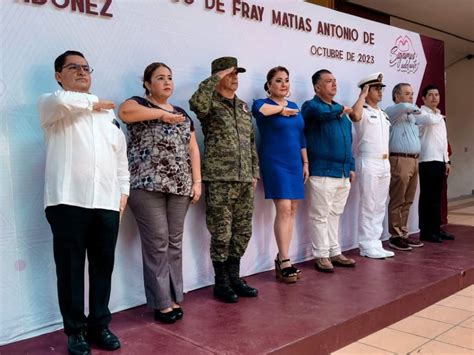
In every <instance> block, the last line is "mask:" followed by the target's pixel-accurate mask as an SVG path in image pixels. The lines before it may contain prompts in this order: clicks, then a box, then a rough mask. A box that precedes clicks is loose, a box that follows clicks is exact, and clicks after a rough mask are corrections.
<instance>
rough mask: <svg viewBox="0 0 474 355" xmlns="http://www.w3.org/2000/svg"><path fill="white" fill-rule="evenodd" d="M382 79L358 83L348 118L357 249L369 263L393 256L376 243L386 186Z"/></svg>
mask: <svg viewBox="0 0 474 355" xmlns="http://www.w3.org/2000/svg"><path fill="white" fill-rule="evenodd" d="M382 79H383V75H382V73H374V74H371V75H369V76H367V77H365V78H364V79H362V80H361V81H360V82H359V83H358V86H359V87H360V89H361V93H360V95H359V99H358V100H357V102H356V103H355V104H354V106H353V107H352V109H353V111H352V113H351V114H350V116H351V119H352V121H353V122H354V128H355V132H356V137H355V139H354V142H355V152H354V156H355V159H356V173H357V176H358V179H357V181H358V182H359V192H360V205H359V218H358V223H359V226H358V231H357V232H358V237H359V249H360V255H361V256H366V257H368V258H373V259H385V258H387V257H392V256H394V255H395V254H394V253H393V252H392V251H389V250H385V249H384V248H383V247H382V242H381V241H380V237H381V236H382V232H383V221H384V218H385V210H386V202H387V197H388V190H389V185H390V163H389V161H388V154H389V150H388V142H389V130H390V121H389V118H388V116H387V114H386V113H385V112H383V111H382V110H381V109H380V107H379V106H378V103H379V102H380V101H382V91H383V88H384V87H385V85H384V84H383V83H382Z"/></svg>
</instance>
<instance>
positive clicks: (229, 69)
mask: <svg viewBox="0 0 474 355" xmlns="http://www.w3.org/2000/svg"><path fill="white" fill-rule="evenodd" d="M234 71H235V67H230V68H227V69H224V70H221V71H218V72H217V73H216V75H217V76H219V78H221V79H222V78H223V77H224V76H226V75H229V74H231V73H233V72H234Z"/></svg>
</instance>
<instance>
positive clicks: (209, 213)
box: [189, 57, 259, 303]
mask: <svg viewBox="0 0 474 355" xmlns="http://www.w3.org/2000/svg"><path fill="white" fill-rule="evenodd" d="M211 71H212V75H211V76H210V77H209V78H207V79H206V80H204V81H203V82H201V84H200V85H199V89H198V90H197V91H196V92H195V93H194V94H193V96H192V97H191V99H190V100H189V104H190V107H191V110H192V111H194V112H195V113H196V115H197V117H198V119H199V120H200V121H201V126H202V131H203V134H204V145H205V151H204V159H203V167H202V174H203V181H204V183H205V186H206V222H207V228H208V229H209V232H210V233H211V259H212V264H213V266H214V272H215V285H214V296H215V297H216V298H218V299H220V300H222V301H224V302H229V303H232V302H237V301H238V299H239V296H242V297H255V296H257V293H258V291H257V290H256V289H254V288H252V287H250V286H248V285H247V283H246V282H245V281H244V280H243V279H241V278H240V275H239V269H240V258H241V257H242V256H243V254H244V252H245V249H246V248H247V244H248V242H249V240H250V237H251V235H252V211H253V198H254V189H255V186H256V183H257V179H258V178H259V170H258V157H257V151H256V147H255V131H254V126H253V124H252V116H251V113H250V112H249V111H250V110H249V109H248V106H247V104H246V103H245V102H244V101H242V100H240V99H239V98H238V97H237V96H236V94H235V92H236V90H237V87H238V77H237V75H238V73H243V72H245V69H244V68H240V67H238V65H237V59H236V58H234V57H222V58H218V59H216V60H214V61H213V62H212V64H211Z"/></svg>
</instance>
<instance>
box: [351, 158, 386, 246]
mask: <svg viewBox="0 0 474 355" xmlns="http://www.w3.org/2000/svg"><path fill="white" fill-rule="evenodd" d="M356 173H357V174H356V176H357V178H356V179H357V181H358V182H359V192H360V204H359V218H358V222H359V226H358V234H359V248H360V249H364V250H367V249H371V248H381V247H382V242H381V241H380V237H381V236H382V233H383V221H384V218H385V212H386V203H387V198H388V191H389V187H390V163H389V161H388V159H379V158H365V157H361V158H359V159H357V168H356Z"/></svg>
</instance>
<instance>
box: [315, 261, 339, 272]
mask: <svg viewBox="0 0 474 355" xmlns="http://www.w3.org/2000/svg"><path fill="white" fill-rule="evenodd" d="M314 267H315V268H316V270H318V271H322V272H334V267H333V266H332V264H331V260H329V258H317V259H316V261H315V263H314Z"/></svg>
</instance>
